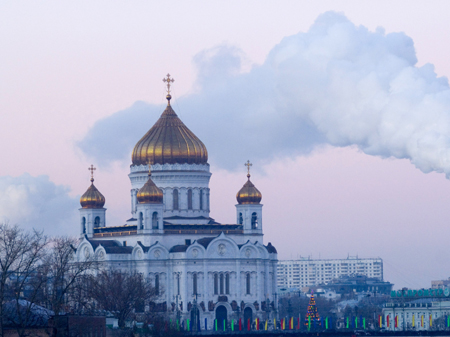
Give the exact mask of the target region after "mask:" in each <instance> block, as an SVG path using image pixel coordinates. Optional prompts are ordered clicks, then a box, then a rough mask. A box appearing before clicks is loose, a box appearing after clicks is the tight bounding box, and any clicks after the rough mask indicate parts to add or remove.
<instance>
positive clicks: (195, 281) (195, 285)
mask: <svg viewBox="0 0 450 337" xmlns="http://www.w3.org/2000/svg"><path fill="white" fill-rule="evenodd" d="M192 288H193V289H192V290H193V293H194V295H197V274H194V275H192Z"/></svg>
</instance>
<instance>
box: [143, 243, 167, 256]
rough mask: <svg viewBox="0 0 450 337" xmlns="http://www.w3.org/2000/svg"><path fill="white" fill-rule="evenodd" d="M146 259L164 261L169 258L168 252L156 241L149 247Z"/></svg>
mask: <svg viewBox="0 0 450 337" xmlns="http://www.w3.org/2000/svg"><path fill="white" fill-rule="evenodd" d="M147 258H148V259H150V260H166V259H168V258H169V251H168V250H167V248H166V247H164V246H163V245H162V244H160V243H159V241H157V242H155V243H154V244H153V245H152V246H150V248H149V250H148V252H147Z"/></svg>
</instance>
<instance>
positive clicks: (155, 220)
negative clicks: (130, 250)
mask: <svg viewBox="0 0 450 337" xmlns="http://www.w3.org/2000/svg"><path fill="white" fill-rule="evenodd" d="M152 228H153V229H158V212H153V215H152Z"/></svg>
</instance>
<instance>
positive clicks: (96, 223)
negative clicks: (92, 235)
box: [94, 216, 100, 227]
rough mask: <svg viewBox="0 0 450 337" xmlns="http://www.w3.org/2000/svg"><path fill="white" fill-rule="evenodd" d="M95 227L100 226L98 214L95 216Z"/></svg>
mask: <svg viewBox="0 0 450 337" xmlns="http://www.w3.org/2000/svg"><path fill="white" fill-rule="evenodd" d="M94 227H100V217H98V216H96V217H95V220H94Z"/></svg>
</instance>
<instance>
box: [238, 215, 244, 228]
mask: <svg viewBox="0 0 450 337" xmlns="http://www.w3.org/2000/svg"><path fill="white" fill-rule="evenodd" d="M243 223H244V218H243V217H242V213H239V225H242V224H243Z"/></svg>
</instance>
